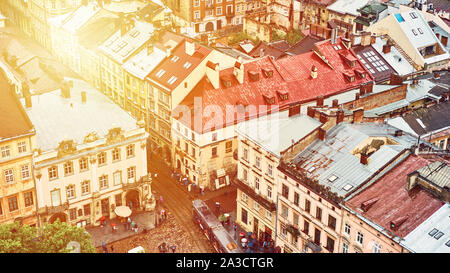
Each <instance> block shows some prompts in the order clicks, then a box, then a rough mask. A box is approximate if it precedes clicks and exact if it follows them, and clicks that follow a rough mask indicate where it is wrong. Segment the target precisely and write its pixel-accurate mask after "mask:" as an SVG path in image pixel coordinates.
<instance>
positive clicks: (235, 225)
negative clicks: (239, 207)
mask: <svg viewBox="0 0 450 273" xmlns="http://www.w3.org/2000/svg"><path fill="white" fill-rule="evenodd" d="M233 229H234V238H236V234H237V224H236V222H234V223H233Z"/></svg>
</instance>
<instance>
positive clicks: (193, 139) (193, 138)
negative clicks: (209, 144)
mask: <svg viewBox="0 0 450 273" xmlns="http://www.w3.org/2000/svg"><path fill="white" fill-rule="evenodd" d="M191 138H192V141H195V134H194V133H192V135H191Z"/></svg>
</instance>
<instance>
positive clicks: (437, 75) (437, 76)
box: [433, 71, 441, 79]
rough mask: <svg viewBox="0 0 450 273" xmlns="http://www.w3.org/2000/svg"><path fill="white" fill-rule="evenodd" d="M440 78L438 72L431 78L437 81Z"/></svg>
mask: <svg viewBox="0 0 450 273" xmlns="http://www.w3.org/2000/svg"><path fill="white" fill-rule="evenodd" d="M440 77H441V74H440V73H439V72H437V71H436V72H434V73H433V78H435V79H439V78H440Z"/></svg>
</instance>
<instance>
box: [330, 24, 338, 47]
mask: <svg viewBox="0 0 450 273" xmlns="http://www.w3.org/2000/svg"><path fill="white" fill-rule="evenodd" d="M337 36H338V29H337V28H333V29H331V40H330V43H331V44H332V45H334V44H335V43H336V42H337Z"/></svg>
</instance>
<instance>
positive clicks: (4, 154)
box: [1, 146, 11, 158]
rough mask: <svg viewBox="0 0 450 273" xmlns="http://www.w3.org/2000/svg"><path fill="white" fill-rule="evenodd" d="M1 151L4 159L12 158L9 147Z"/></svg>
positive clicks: (4, 147)
mask: <svg viewBox="0 0 450 273" xmlns="http://www.w3.org/2000/svg"><path fill="white" fill-rule="evenodd" d="M1 150H2V157H3V158H5V157H10V156H11V151H10V150H9V146H3V147H2V148H1Z"/></svg>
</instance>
